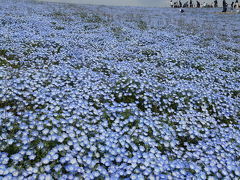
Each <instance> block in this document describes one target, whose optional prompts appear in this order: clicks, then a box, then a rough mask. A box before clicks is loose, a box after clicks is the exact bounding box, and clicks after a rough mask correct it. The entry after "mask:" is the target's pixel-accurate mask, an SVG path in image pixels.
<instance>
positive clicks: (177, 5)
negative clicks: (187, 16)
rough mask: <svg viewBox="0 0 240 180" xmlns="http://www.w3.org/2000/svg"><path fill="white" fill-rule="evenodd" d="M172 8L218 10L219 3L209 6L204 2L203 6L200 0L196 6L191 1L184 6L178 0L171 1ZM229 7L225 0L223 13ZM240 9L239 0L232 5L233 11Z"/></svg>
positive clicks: (215, 0)
mask: <svg viewBox="0 0 240 180" xmlns="http://www.w3.org/2000/svg"><path fill="white" fill-rule="evenodd" d="M170 7H171V8H217V7H218V1H217V0H214V1H213V2H212V4H208V3H206V2H203V3H202V4H201V3H200V2H199V0H196V4H194V3H193V0H189V1H187V2H185V3H184V4H182V2H181V0H178V1H173V0H170ZM227 7H228V4H227V2H226V0H223V11H222V12H226V11H227ZM239 8H240V3H239V2H238V0H236V1H235V2H232V3H231V10H233V9H239Z"/></svg>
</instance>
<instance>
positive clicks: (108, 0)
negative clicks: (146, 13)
mask: <svg viewBox="0 0 240 180" xmlns="http://www.w3.org/2000/svg"><path fill="white" fill-rule="evenodd" d="M39 1H49V2H66V3H79V4H98V5H110V6H143V7H169V6H170V3H169V1H170V0H39ZM175 1H178V0H173V2H175ZM181 1H182V3H184V2H187V1H188V0H181ZM198 1H199V2H200V3H203V2H207V3H210V4H211V3H212V2H213V1H214V0H198ZM231 1H235V0H227V2H229V3H230V2H231ZM221 2H222V0H218V4H219V5H221ZM193 3H194V4H196V0H193Z"/></svg>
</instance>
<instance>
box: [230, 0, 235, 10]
mask: <svg viewBox="0 0 240 180" xmlns="http://www.w3.org/2000/svg"><path fill="white" fill-rule="evenodd" d="M233 6H234V2H233V1H232V3H231V10H233Z"/></svg>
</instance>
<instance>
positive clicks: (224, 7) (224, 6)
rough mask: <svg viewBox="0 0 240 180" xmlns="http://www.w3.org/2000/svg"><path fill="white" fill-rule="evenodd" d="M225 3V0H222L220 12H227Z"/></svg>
mask: <svg viewBox="0 0 240 180" xmlns="http://www.w3.org/2000/svg"><path fill="white" fill-rule="evenodd" d="M227 5H228V4H227V3H226V1H225V0H223V10H222V12H227Z"/></svg>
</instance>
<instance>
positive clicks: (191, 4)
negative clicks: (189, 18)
mask: <svg viewBox="0 0 240 180" xmlns="http://www.w3.org/2000/svg"><path fill="white" fill-rule="evenodd" d="M189 6H190V7H191V8H192V7H193V3H192V0H190V1H189Z"/></svg>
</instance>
